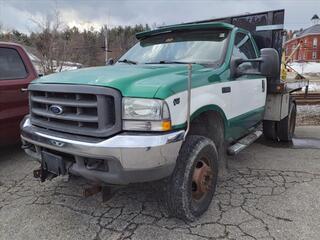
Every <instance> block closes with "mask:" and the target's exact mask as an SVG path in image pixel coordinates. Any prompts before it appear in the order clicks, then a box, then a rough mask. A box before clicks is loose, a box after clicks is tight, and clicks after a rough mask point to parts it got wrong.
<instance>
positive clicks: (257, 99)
mask: <svg viewBox="0 0 320 240" xmlns="http://www.w3.org/2000/svg"><path fill="white" fill-rule="evenodd" d="M252 41H253V40H252V38H251V36H250V35H249V34H247V33H243V32H240V31H239V32H237V33H236V38H235V41H234V46H233V56H232V57H233V58H242V59H254V58H257V57H258V54H257V51H256V48H255V46H254V44H253V42H252ZM239 68H240V69H243V70H251V69H252V70H255V69H257V68H258V65H257V63H248V62H247V63H243V64H241V65H240V66H239ZM266 85H267V84H266V78H265V77H262V76H260V75H242V76H240V77H238V78H236V79H234V80H233V83H232V97H231V98H232V113H233V118H232V119H231V121H230V125H231V128H232V131H233V133H234V135H235V137H236V138H240V137H242V136H243V135H244V134H246V133H248V130H249V129H250V128H251V127H253V126H255V125H256V124H258V123H259V122H260V121H261V120H262V119H263V114H264V107H265V101H266Z"/></svg>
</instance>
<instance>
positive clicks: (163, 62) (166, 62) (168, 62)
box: [145, 60, 196, 64]
mask: <svg viewBox="0 0 320 240" xmlns="http://www.w3.org/2000/svg"><path fill="white" fill-rule="evenodd" d="M145 64H196V63H195V62H181V61H164V60H162V61H159V62H146V63H145Z"/></svg>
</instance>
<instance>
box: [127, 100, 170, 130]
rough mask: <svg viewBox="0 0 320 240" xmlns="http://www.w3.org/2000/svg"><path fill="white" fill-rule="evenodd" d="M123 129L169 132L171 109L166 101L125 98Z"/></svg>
mask: <svg viewBox="0 0 320 240" xmlns="http://www.w3.org/2000/svg"><path fill="white" fill-rule="evenodd" d="M122 105H123V112H122V118H123V129H124V130H133V131H168V130H170V129H171V122H170V113H169V108H168V106H167V104H166V102H165V101H163V100H159V99H145V98H123V101H122Z"/></svg>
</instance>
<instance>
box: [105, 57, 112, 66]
mask: <svg viewBox="0 0 320 240" xmlns="http://www.w3.org/2000/svg"><path fill="white" fill-rule="evenodd" d="M113 64H114V60H113V58H109V59H108V61H107V64H106V65H113Z"/></svg>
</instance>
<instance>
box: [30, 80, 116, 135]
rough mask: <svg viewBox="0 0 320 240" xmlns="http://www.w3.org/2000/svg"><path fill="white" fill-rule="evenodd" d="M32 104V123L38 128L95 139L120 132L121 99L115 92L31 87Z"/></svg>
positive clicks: (104, 89) (77, 87)
mask: <svg viewBox="0 0 320 240" xmlns="http://www.w3.org/2000/svg"><path fill="white" fill-rule="evenodd" d="M29 101H30V115H31V123H32V124H33V125H36V126H39V127H43V128H47V129H51V130H56V131H61V132H68V133H73V134H79V135H86V136H94V137H108V136H111V135H113V134H115V133H117V132H119V131H120V130H121V95H120V93H119V91H117V90H115V89H112V88H105V87H96V86H84V85H62V84H31V85H30V86H29ZM53 109H58V110H59V111H58V112H56V111H53Z"/></svg>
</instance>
